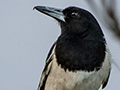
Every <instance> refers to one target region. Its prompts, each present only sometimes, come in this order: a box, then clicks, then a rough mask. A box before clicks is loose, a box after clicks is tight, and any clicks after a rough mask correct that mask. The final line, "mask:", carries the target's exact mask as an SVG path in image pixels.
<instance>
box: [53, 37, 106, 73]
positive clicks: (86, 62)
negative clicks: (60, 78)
mask: <svg viewBox="0 0 120 90" xmlns="http://www.w3.org/2000/svg"><path fill="white" fill-rule="evenodd" d="M76 39H78V38H75V40H74V39H65V40H63V39H62V40H58V42H57V45H56V50H55V54H56V58H57V62H58V64H60V65H61V67H62V68H64V69H65V70H66V69H68V70H69V71H76V70H85V71H93V70H94V69H96V70H99V68H100V67H101V64H102V62H103V61H104V57H105V45H104V43H98V42H94V41H85V40H81V39H80V40H79V39H78V40H76Z"/></svg>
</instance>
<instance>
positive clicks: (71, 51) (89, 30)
mask: <svg viewBox="0 0 120 90" xmlns="http://www.w3.org/2000/svg"><path fill="white" fill-rule="evenodd" d="M35 9H37V10H38V11H40V12H42V13H44V14H47V15H49V16H51V17H53V18H55V19H56V20H57V21H58V22H59V23H60V27H61V35H60V36H59V37H58V39H57V41H56V42H55V43H54V44H53V46H52V48H51V50H50V52H49V54H48V57H47V60H46V66H45V68H44V70H43V74H42V77H41V82H40V85H39V88H38V90H46V89H45V87H46V88H48V86H49V84H47V85H46V82H48V83H49V81H47V78H48V77H49V74H50V73H52V71H51V70H54V69H52V68H57V67H55V66H54V64H53V63H54V61H55V62H56V63H57V65H58V67H60V68H61V70H62V69H63V70H64V72H66V73H67V72H73V73H76V72H81V71H84V72H87V73H91V72H94V71H95V72H100V71H101V70H102V69H101V68H104V65H103V64H104V62H106V61H107V60H108V62H107V63H105V64H106V65H107V66H105V69H106V68H107V69H108V70H107V72H106V76H107V77H106V76H105V77H104V76H103V78H101V79H103V80H102V82H101V83H100V85H101V84H103V88H104V87H105V86H106V85H107V81H108V78H109V74H110V58H107V56H106V52H108V51H107V48H106V41H105V38H104V34H103V32H102V30H101V28H100V26H99V24H98V22H97V20H96V19H95V18H94V16H93V15H92V14H91V13H90V12H88V11H86V10H84V9H81V8H78V7H68V8H65V9H64V10H62V9H55V8H50V7H45V6H36V7H35ZM108 53H109V52H108ZM106 58H107V60H106ZM103 71H104V70H103ZM61 73H62V72H61ZM102 73H103V72H102ZM95 75H96V74H95ZM102 75H103V74H102ZM50 77H51V76H50ZM53 77H54V76H53ZM65 78H66V77H65ZM90 78H91V77H90ZM98 78H100V77H99V75H98ZM55 79H56V78H55ZM92 79H93V78H92ZM48 80H49V79H48ZM96 80H97V79H96ZM58 81H59V80H58ZM52 82H54V81H52ZM52 82H51V83H52ZM54 83H55V82H54ZM56 83H61V82H60V81H59V82H56ZM81 84H82V83H81ZM87 84H88V85H89V83H87ZM100 85H98V86H96V87H95V88H96V89H95V88H94V89H92V88H93V87H92V86H90V87H91V89H90V90H97V89H98V88H99V87H100ZM79 86H80V85H79ZM49 87H50V90H52V89H55V90H57V87H53V86H52V85H51V86H49ZM61 87H62V86H61ZM66 87H67V86H66ZM66 87H65V88H66ZM76 87H77V86H76ZM73 88H74V87H73ZM80 88H81V89H80ZM85 88H86V87H79V90H83V89H84V90H86V89H85ZM88 88H89V87H88ZM60 90H69V89H60ZM71 90H78V89H76V88H75V89H71Z"/></svg>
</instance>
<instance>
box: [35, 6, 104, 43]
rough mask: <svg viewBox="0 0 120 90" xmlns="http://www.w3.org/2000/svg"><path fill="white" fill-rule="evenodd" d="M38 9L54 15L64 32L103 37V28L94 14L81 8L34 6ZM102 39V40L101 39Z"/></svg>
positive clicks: (95, 37) (88, 36)
mask: <svg viewBox="0 0 120 90" xmlns="http://www.w3.org/2000/svg"><path fill="white" fill-rule="evenodd" d="M34 8H35V9H37V10H38V11H40V12H42V13H44V14H46V15H48V16H50V17H53V18H54V19H56V20H57V21H58V22H59V23H60V26H61V32H62V33H68V34H72V35H76V36H80V37H85V36H87V37H86V38H87V39H91V40H94V39H97V40H100V39H103V36H104V35H103V33H102V31H101V28H100V26H99V24H98V22H97V21H96V19H95V18H94V16H93V15H92V14H91V13H90V12H88V11H86V10H84V9H81V8H78V7H73V6H72V7H68V8H65V9H56V8H51V7H45V6H36V7H34ZM100 41H101V40H100Z"/></svg>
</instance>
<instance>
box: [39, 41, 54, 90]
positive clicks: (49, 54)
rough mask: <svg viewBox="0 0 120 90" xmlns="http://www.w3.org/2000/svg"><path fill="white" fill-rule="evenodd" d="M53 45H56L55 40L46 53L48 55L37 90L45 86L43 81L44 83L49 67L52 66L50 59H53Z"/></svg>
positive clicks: (41, 89)
mask: <svg viewBox="0 0 120 90" xmlns="http://www.w3.org/2000/svg"><path fill="white" fill-rule="evenodd" d="M55 45H56V42H55V43H54V44H53V46H52V47H51V49H50V51H49V53H48V56H47V59H46V64H45V67H44V70H43V72H42V76H41V80H40V83H39V86H38V89H37V90H44V88H45V83H46V80H47V77H48V75H49V73H50V71H51V67H52V60H53V55H54V50H55Z"/></svg>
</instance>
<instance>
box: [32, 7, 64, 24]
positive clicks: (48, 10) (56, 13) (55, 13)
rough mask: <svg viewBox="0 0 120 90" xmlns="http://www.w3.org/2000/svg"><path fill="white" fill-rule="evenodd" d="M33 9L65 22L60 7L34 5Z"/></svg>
mask: <svg viewBox="0 0 120 90" xmlns="http://www.w3.org/2000/svg"><path fill="white" fill-rule="evenodd" d="M33 9H36V10H38V11H40V12H42V13H44V14H46V15H48V16H50V17H53V18H54V19H57V20H60V21H63V22H65V19H64V15H63V13H62V11H63V10H62V9H57V8H52V7H46V6H35V7H34V8H33Z"/></svg>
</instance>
